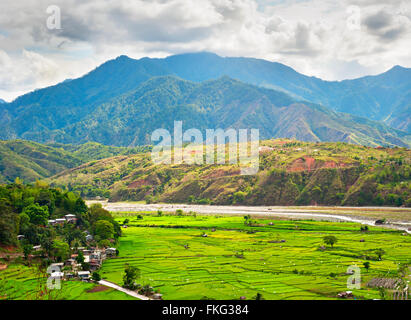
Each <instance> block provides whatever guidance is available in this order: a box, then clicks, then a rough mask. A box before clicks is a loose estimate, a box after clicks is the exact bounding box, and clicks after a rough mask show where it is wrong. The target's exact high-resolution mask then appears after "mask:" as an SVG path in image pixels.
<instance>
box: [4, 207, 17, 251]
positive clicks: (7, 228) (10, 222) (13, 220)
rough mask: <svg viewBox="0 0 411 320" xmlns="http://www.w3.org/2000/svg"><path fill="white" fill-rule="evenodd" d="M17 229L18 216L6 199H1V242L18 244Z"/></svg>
mask: <svg viewBox="0 0 411 320" xmlns="http://www.w3.org/2000/svg"><path fill="white" fill-rule="evenodd" d="M17 230H18V216H17V215H16V214H15V213H14V212H13V210H12V208H11V207H10V206H9V205H8V204H7V203H6V200H5V199H0V243H4V244H16V242H17Z"/></svg>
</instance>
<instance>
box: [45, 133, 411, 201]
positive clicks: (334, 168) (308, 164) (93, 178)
mask: <svg viewBox="0 0 411 320" xmlns="http://www.w3.org/2000/svg"><path fill="white" fill-rule="evenodd" d="M261 146H262V149H261V150H260V170H259V172H258V173H257V174H256V175H252V176H243V175H240V170H239V167H238V166H236V165H197V166H189V165H185V164H181V165H160V166H156V165H154V164H153V163H152V162H151V158H150V154H149V153H141V154H138V155H132V156H117V157H112V158H109V159H103V160H100V161H95V162H92V163H88V164H83V165H81V166H79V167H77V168H74V169H69V170H67V171H65V172H62V173H60V174H57V175H56V176H54V177H52V178H50V182H52V184H53V185H56V186H63V187H64V186H68V188H69V189H70V190H75V191H78V192H80V193H81V194H82V195H83V196H86V197H94V196H97V195H99V196H109V197H110V200H111V201H119V200H133V201H139V200H146V201H148V202H178V203H181V202H184V203H212V204H246V205H309V204H318V205H359V206H361V205H389V206H401V205H407V206H411V161H410V159H411V151H410V150H409V149H405V148H393V149H384V148H370V147H364V146H356V145H351V144H346V143H340V142H337V143H307V142H299V141H296V140H269V141H264V142H262V143H261Z"/></svg>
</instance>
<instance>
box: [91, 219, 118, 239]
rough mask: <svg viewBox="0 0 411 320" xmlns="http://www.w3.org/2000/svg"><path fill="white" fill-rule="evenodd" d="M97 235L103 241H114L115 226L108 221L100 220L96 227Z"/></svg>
mask: <svg viewBox="0 0 411 320" xmlns="http://www.w3.org/2000/svg"><path fill="white" fill-rule="evenodd" d="M95 234H96V235H98V236H99V237H100V239H102V240H106V239H112V238H113V234H114V226H113V224H112V223H111V222H109V221H106V220H99V221H97V222H96V225H95Z"/></svg>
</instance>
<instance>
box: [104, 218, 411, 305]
mask: <svg viewBox="0 0 411 320" xmlns="http://www.w3.org/2000/svg"><path fill="white" fill-rule="evenodd" d="M116 215H117V219H118V220H119V221H120V222H122V221H123V220H124V217H127V218H128V219H129V220H130V227H129V228H127V229H124V230H123V234H124V236H123V237H121V238H120V243H119V251H120V256H119V257H118V258H115V259H110V260H106V261H105V262H104V264H103V267H102V270H101V275H102V277H103V278H106V279H107V280H110V281H113V282H115V283H118V284H121V283H122V275H123V271H124V266H125V264H130V265H134V266H137V267H138V268H139V269H140V270H141V278H140V279H139V281H138V282H139V283H141V284H144V285H145V284H150V285H152V286H153V287H154V288H155V289H158V290H159V291H160V292H161V293H162V294H163V298H164V299H201V298H203V297H207V298H213V299H239V298H240V297H241V296H245V297H246V298H247V299H251V298H252V297H254V296H255V295H256V293H257V292H260V293H262V294H263V297H264V298H266V299H334V298H336V295H337V293H338V292H341V291H346V290H347V286H346V283H347V278H348V275H346V271H347V268H348V267H349V266H350V265H358V266H359V267H360V268H361V271H362V276H363V278H362V288H361V289H359V290H353V291H354V293H355V296H356V297H358V298H364V299H373V298H378V297H379V294H378V291H377V290H374V289H369V288H366V286H365V284H366V283H367V282H368V280H369V279H371V278H373V277H377V276H384V277H394V276H396V275H397V269H398V263H399V262H402V263H406V262H410V261H411V238H410V237H409V236H403V235H402V234H401V232H397V231H393V230H388V229H382V228H376V227H371V228H370V231H369V232H367V233H363V232H360V231H359V230H360V225H358V224H355V223H346V222H345V223H342V222H339V223H336V222H315V221H274V220H258V222H257V223H258V225H259V226H254V227H249V226H245V225H244V219H243V217H235V216H200V215H197V216H193V215H190V216H188V215H185V216H176V215H163V216H162V217H159V216H156V215H154V214H147V213H146V214H144V216H143V219H142V220H137V218H136V217H132V216H131V215H130V214H126V215H125V216H124V217H122V216H121V214H119V213H117V214H116ZM270 222H272V223H273V225H269V223H270ZM212 228H215V229H216V230H215V231H214V232H213V231H212ZM254 231H255V233H250V232H254ZM203 232H206V233H207V235H208V237H206V238H205V237H201V234H202V233H203ZM326 235H334V236H336V237H337V238H338V242H337V244H336V245H335V246H334V248H327V249H326V250H324V251H321V250H319V249H318V248H319V247H320V246H321V245H323V240H322V239H323V237H324V236H326ZM361 239H363V240H364V242H360V240H361ZM280 240H285V242H279V243H273V241H280ZM270 241H271V242H270ZM186 244H188V245H189V249H185V248H184V245H186ZM376 248H383V249H384V250H385V251H386V255H384V256H383V260H382V261H377V258H376V255H375V254H374V253H373V250H375V249H376ZM365 256H369V257H370V259H372V260H370V263H371V268H370V270H369V272H366V270H365V269H364V268H363V262H365V261H366V259H365ZM333 273H334V274H336V275H335V277H334V275H332V274H333ZM330 274H331V275H330Z"/></svg>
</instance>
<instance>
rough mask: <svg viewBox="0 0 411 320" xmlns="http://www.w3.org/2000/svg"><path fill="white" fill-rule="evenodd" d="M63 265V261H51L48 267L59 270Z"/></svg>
mask: <svg viewBox="0 0 411 320" xmlns="http://www.w3.org/2000/svg"><path fill="white" fill-rule="evenodd" d="M63 267H64V262H58V263H52V264H51V265H50V268H52V269H53V270H57V269H59V270H61V269H62V268H63Z"/></svg>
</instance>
